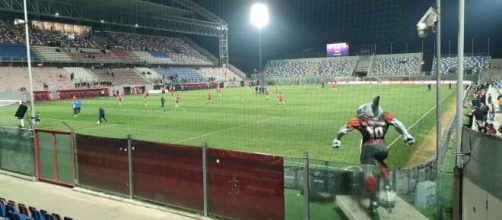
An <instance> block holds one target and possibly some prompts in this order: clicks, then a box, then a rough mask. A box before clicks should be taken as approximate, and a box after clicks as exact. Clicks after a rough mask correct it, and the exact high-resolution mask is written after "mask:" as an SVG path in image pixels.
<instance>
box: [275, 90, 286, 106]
mask: <svg viewBox="0 0 502 220" xmlns="http://www.w3.org/2000/svg"><path fill="white" fill-rule="evenodd" d="M277 101H278V102H277V104H278V105H285V104H286V102H285V101H284V95H283V94H282V93H281V92H279V94H278V95H277Z"/></svg>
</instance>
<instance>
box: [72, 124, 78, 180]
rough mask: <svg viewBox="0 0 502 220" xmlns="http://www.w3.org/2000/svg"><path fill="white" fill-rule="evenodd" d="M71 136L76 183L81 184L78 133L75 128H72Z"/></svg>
mask: <svg viewBox="0 0 502 220" xmlns="http://www.w3.org/2000/svg"><path fill="white" fill-rule="evenodd" d="M71 137H72V144H73V147H72V149H73V164H74V166H73V172H74V175H75V176H74V178H75V185H76V186H77V185H79V179H78V155H77V134H75V132H74V131H73V130H71Z"/></svg>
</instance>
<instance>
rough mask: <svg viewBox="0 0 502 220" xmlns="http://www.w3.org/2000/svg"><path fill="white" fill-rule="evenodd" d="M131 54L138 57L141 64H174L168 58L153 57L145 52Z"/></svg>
mask: <svg viewBox="0 0 502 220" xmlns="http://www.w3.org/2000/svg"><path fill="white" fill-rule="evenodd" d="M133 54H134V55H135V56H136V57H138V59H139V60H140V62H141V63H143V64H173V63H174V62H173V61H172V60H171V59H170V58H169V57H154V56H152V54H151V53H149V52H146V51H133Z"/></svg>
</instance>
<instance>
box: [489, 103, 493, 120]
mask: <svg viewBox="0 0 502 220" xmlns="http://www.w3.org/2000/svg"><path fill="white" fill-rule="evenodd" d="M488 108H489V110H488V116H489V120H490V121H492V122H493V121H494V120H495V105H494V104H493V103H489V104H488Z"/></svg>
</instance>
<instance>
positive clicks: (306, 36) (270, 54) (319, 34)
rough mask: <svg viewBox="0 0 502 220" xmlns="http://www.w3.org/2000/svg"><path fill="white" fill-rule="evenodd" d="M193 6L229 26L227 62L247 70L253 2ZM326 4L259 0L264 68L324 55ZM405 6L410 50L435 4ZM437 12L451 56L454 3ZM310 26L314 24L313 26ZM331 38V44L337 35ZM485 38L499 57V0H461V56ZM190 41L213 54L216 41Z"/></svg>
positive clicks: (226, 0)
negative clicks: (266, 14)
mask: <svg viewBox="0 0 502 220" xmlns="http://www.w3.org/2000/svg"><path fill="white" fill-rule="evenodd" d="M194 1H195V2H197V3H198V4H200V5H202V6H203V7H205V8H207V9H209V10H210V11H212V12H213V13H215V14H217V15H218V16H220V17H222V18H223V19H224V20H226V21H227V22H228V23H229V27H230V32H229V48H230V51H229V56H230V63H232V64H234V65H236V66H237V67H239V68H241V69H242V70H244V71H245V72H250V71H252V70H253V69H254V68H255V67H256V66H257V63H258V61H257V60H258V49H257V45H258V44H257V41H258V40H257V36H258V35H257V30H256V29H255V28H254V27H253V26H252V25H251V23H250V21H249V9H250V7H251V5H252V4H253V3H254V1H247V0H194ZM327 1H337V0H295V1H294V3H293V1H288V0H270V1H263V2H265V3H267V4H268V5H269V10H270V13H271V18H270V19H271V20H270V24H269V25H268V26H267V27H266V28H265V29H264V30H263V48H264V61H263V63H264V64H265V63H266V62H267V61H268V60H272V59H285V58H300V57H316V56H317V57H320V56H322V55H323V54H324V53H325V52H324V50H325V48H324V47H323V46H322V45H324V44H325V43H329V41H330V37H331V36H330V35H329V33H326V32H327V31H325V30H323V28H322V27H326V30H328V29H329V27H330V25H333V23H332V22H330V19H332V18H330V16H329V13H323V11H318V10H319V9H318V8H323V7H322V6H323V4H328V2H327ZM371 1H375V0H371ZM376 1H385V0H376ZM404 2H405V3H404V6H403V8H402V9H403V11H402V14H403V16H402V19H403V25H404V27H403V30H406V34H407V35H408V37H407V39H406V42H410V45H420V44H421V40H420V39H419V38H418V37H415V36H417V34H416V28H415V25H416V23H417V22H418V20H419V19H420V17H421V16H422V15H423V14H424V13H425V11H426V10H427V8H428V7H430V6H431V5H432V4H433V2H435V1H431V0H425V1H416V0H404ZM313 8H316V9H315V10H313ZM442 9H443V20H442V25H443V28H442V31H443V32H442V36H443V37H442V50H443V54H448V53H449V52H451V53H452V54H453V53H456V51H457V41H456V39H457V30H458V1H457V0H443V1H442ZM316 10H317V11H316ZM316 16H317V17H316ZM320 16H322V17H320ZM309 21H316V22H315V24H312V23H309ZM319 21H322V22H319ZM313 27H316V28H313ZM319 27H321V28H319ZM362 28H367V27H362ZM332 38H333V39H336V36H332ZM434 38H435V36H434V35H433V34H429V36H428V38H427V39H426V40H425V42H424V45H425V47H426V48H425V50H424V51H425V53H426V56H427V54H428V53H429V54H430V53H431V52H432V48H433V45H434V44H433V40H434ZM488 38H490V50H489V52H490V55H491V56H492V57H494V58H502V0H466V3H465V52H466V53H469V54H470V53H471V48H472V46H471V40H472V39H474V53H475V54H476V53H484V54H486V53H488ZM194 39H195V40H196V41H197V42H199V43H200V44H201V45H203V46H204V47H206V48H207V49H209V50H210V51H211V52H213V53H214V54H218V41H217V40H216V39H214V38H213V39H211V38H206V37H194ZM333 41H334V40H333ZM449 41H451V43H450V45H451V47H450V46H449ZM367 43H368V44H371V43H373V42H367ZM397 52H404V51H397ZM410 52H415V51H410Z"/></svg>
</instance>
